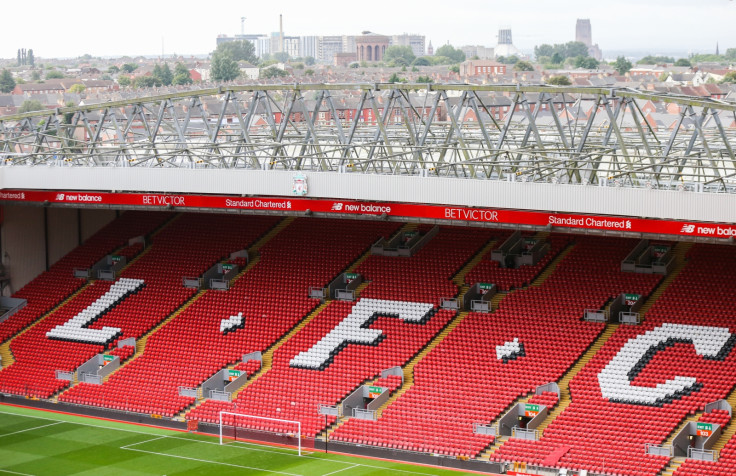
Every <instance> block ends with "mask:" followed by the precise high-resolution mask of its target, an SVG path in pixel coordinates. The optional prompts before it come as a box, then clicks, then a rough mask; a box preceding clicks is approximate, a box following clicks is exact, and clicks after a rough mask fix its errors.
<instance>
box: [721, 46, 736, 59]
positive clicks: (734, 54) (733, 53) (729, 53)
mask: <svg viewBox="0 0 736 476" xmlns="http://www.w3.org/2000/svg"><path fill="white" fill-rule="evenodd" d="M723 56H725V57H726V58H728V59H732V60H736V48H729V49H727V50H726V52H725V53H724V54H723Z"/></svg>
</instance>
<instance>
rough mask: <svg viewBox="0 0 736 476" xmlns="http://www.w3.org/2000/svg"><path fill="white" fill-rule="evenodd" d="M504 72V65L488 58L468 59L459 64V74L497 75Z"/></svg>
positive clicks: (466, 75)
mask: <svg viewBox="0 0 736 476" xmlns="http://www.w3.org/2000/svg"><path fill="white" fill-rule="evenodd" d="M504 74H506V65H505V64H503V63H498V62H496V61H490V60H469V61H464V62H463V63H462V64H460V75H462V76H465V77H473V76H498V75H504Z"/></svg>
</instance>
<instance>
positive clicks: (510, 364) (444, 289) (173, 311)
mask: <svg viewBox="0 0 736 476" xmlns="http://www.w3.org/2000/svg"><path fill="white" fill-rule="evenodd" d="M406 230H411V231H412V232H419V233H430V232H431V231H433V230H432V227H430V226H428V225H418V226H415V225H404V226H403V227H402V226H401V224H398V223H395V222H388V221H383V220H373V221H362V220H336V219H316V218H298V219H293V218H283V217H277V216H239V215H214V214H182V215H175V214H172V213H154V212H126V213H123V214H122V215H121V216H120V217H119V218H118V219H116V220H114V221H113V222H111V223H110V224H108V225H107V226H106V227H104V228H103V229H102V230H101V231H99V232H98V233H97V234H95V235H94V236H93V237H92V238H90V239H89V240H88V241H87V242H86V243H84V244H83V245H81V246H79V247H78V248H76V249H75V250H73V251H72V252H70V253H69V254H68V255H67V256H66V257H64V258H62V259H61V260H60V261H59V262H58V263H56V264H54V265H53V266H52V267H51V269H50V270H49V271H47V272H45V273H42V274H41V275H39V276H38V277H37V278H35V279H34V280H33V281H31V282H30V283H28V284H27V285H26V286H25V287H24V288H23V289H21V290H20V291H18V292H17V293H16V294H15V296H17V297H24V298H26V299H28V301H29V302H28V305H27V306H26V307H25V308H23V309H21V310H20V311H18V312H17V313H16V314H14V315H13V316H11V317H10V318H9V319H7V320H6V321H4V322H2V323H0V338H1V339H2V340H3V341H5V342H6V345H7V342H8V341H9V343H10V349H11V351H12V355H13V357H14V362H13V363H12V364H10V365H9V366H6V367H5V368H3V369H2V370H0V392H2V393H5V394H14V395H24V396H30V397H33V398H40V399H48V398H52V397H53V398H54V399H55V400H56V399H58V401H59V402H64V403H69V404H74V405H86V406H92V407H99V408H105V409H109V410H115V411H125V412H133V413H138V414H155V415H160V416H161V417H164V418H175V417H176V418H186V419H189V420H196V421H200V422H205V423H210V424H214V423H216V422H217V420H218V412H219V411H221V410H227V411H234V412H237V413H242V414H250V415H259V416H265V417H269V418H281V419H285V420H299V421H300V422H301V423H302V433H303V435H305V436H306V437H308V438H310V439H314V438H317V437H326V436H329V438H330V439H331V440H332V441H337V442H340V443H345V444H359V445H367V446H372V447H377V448H387V449H391V450H399V451H409V452H420V453H430V454H435V455H442V456H448V457H453V458H470V459H475V458H480V457H481V456H483V457H488V458H490V459H491V460H492V461H496V462H509V463H513V462H524V463H526V464H528V465H535V466H539V467H546V468H567V469H571V470H574V471H575V470H583V469H585V470H589V471H591V472H595V473H602V474H616V475H624V476H655V475H657V474H668V475H669V474H672V473H674V474H676V475H677V476H696V475H706V474H707V475H716V476H720V475H724V476H725V475H731V474H734V472H736V437H734V436H733V435H734V433H736V431H734V429H733V428H731V426H732V423H731V417H730V414H729V412H728V411H727V410H723V409H715V410H711V411H708V412H707V413H702V412H703V411H704V409H705V405H706V404H707V403H710V402H712V401H715V400H718V399H728V400H729V401H733V400H734V398H733V397H734V395H733V394H732V392H733V390H734V382H736V355H734V353H733V352H731V351H732V348H733V346H734V343H735V342H736V338H735V337H734V334H732V332H733V327H734V324H733V323H734V318H735V317H736V311H734V310H733V308H732V303H733V302H734V301H736V290H734V288H733V285H732V283H731V281H732V277H733V269H734V268H735V267H736V255H734V253H733V252H732V251H731V249H730V248H727V247H723V246H715V245H706V244H697V245H694V246H692V247H690V246H689V245H684V246H681V249H682V250H686V249H689V251H688V253H687V261H686V262H684V263H683V265H682V266H681V267H680V268H678V269H677V270H676V271H675V272H674V273H673V274H672V275H671V276H670V277H668V278H667V280H666V282H665V285H663V286H662V287H660V288H659V289H656V288H657V286H658V285H659V284H660V283H662V279H663V278H662V276H660V275H654V274H640V273H623V272H621V271H620V269H621V260H622V259H623V258H624V257H625V256H626V255H627V254H628V253H629V252H630V250H631V249H632V248H633V247H634V245H635V244H636V243H635V242H634V241H633V240H629V239H623V238H616V237H595V236H583V235H566V234H557V233H552V234H550V233H546V232H542V233H538V234H535V235H534V236H532V235H529V234H526V235H524V236H525V237H526V238H528V239H534V240H545V241H546V242H548V243H549V245H550V249H549V252H548V253H547V254H546V255H544V256H543V257H542V259H541V261H540V262H539V263H537V264H536V265H533V266H522V267H520V268H516V269H513V268H502V267H500V266H499V264H498V263H497V262H495V261H491V260H490V252H491V251H492V249H493V248H494V247H493V246H491V244H493V243H495V244H496V245H497V244H498V243H501V242H502V241H503V240H505V239H506V238H508V237H509V236H510V235H511V232H510V231H509V230H494V229H488V228H458V227H445V226H441V227H439V231H438V232H437V234H436V235H434V236H432V237H431V239H429V240H428V241H427V243H426V245H425V246H424V247H423V248H421V249H420V250H419V251H418V252H417V253H416V254H414V255H413V256H411V257H402V256H384V255H378V254H371V253H369V252H368V250H369V249H370V248H371V245H372V244H374V243H376V241H377V240H378V239H379V238H383V239H390V238H391V237H392V236H398V235H397V232H404V231H406ZM141 235H144V236H147V237H148V238H147V240H146V243H147V245H148V246H145V247H144V245H143V244H141V243H138V242H136V243H132V244H129V242H128V240H129V239H130V238H133V237H136V236H141ZM242 249H250V250H251V252H252V253H251V255H250V256H249V258H245V257H233V258H230V254H231V253H232V252H235V251H239V250H242ZM113 253H114V254H116V255H120V256H124V257H126V258H127V260H128V265H127V267H125V268H124V269H123V270H122V271H121V272H120V274H119V276H117V277H116V279H115V281H105V280H92V281H90V282H89V283H88V282H87V281H86V280H85V279H80V278H73V271H74V269H76V268H89V267H91V266H92V265H93V264H94V263H96V262H97V261H99V260H100V259H101V258H103V257H104V256H106V255H109V254H113ZM218 262H220V263H223V262H226V263H231V264H237V265H238V266H240V267H241V269H242V270H244V272H242V273H241V274H239V275H238V276H237V277H236V278H235V279H233V280H232V281H230V283H229V286H230V287H229V289H228V290H227V291H221V290H201V291H198V290H197V289H192V288H187V287H185V286H183V284H182V278H183V277H189V276H202V275H203V273H204V272H205V271H206V270H207V269H209V268H210V267H212V266H213V265H214V264H216V263H218ZM461 269H463V270H464V271H463V272H462V274H459V271H460V270H461ZM343 272H350V273H357V274H358V275H360V276H361V278H362V279H364V280H365V281H364V282H363V284H361V285H360V287H359V288H358V292H357V298H358V299H357V300H356V301H354V302H351V301H339V300H332V299H328V300H327V302H325V303H324V304H321V305H320V300H319V299H314V298H310V297H309V292H310V289H313V288H324V287H326V286H327V285H328V284H329V283H330V282H331V281H332V280H333V279H335V278H336V277H337V276H339V275H340V273H343ZM478 282H483V283H494V284H496V285H497V286H498V288H499V289H500V290H501V291H502V292H501V294H499V295H498V296H497V298H496V299H494V303H495V304H496V305H497V306H498V307H497V308H495V309H493V312H490V313H482V312H460V313H458V312H456V311H454V310H448V309H442V308H441V304H442V302H443V299H444V298H454V297H461V296H462V293H463V292H464V291H465V289H467V288H468V287H469V286H471V285H473V284H474V283H478ZM460 285H463V286H462V287H461V286H460ZM655 289H656V292H655ZM624 293H633V294H639V295H641V296H642V298H641V299H643V300H645V301H646V306H647V309H646V312H645V314H644V320H643V321H642V323H641V324H640V325H619V324H616V323H608V324H603V323H600V322H587V321H585V320H584V319H583V315H584V311H585V310H586V309H596V310H603V309H606V308H607V307H608V306H609V305H610V304H611V302H612V301H613V300H614V299H615V298H617V297H618V296H620V295H621V294H624ZM62 303H63V305H61V306H59V304H62ZM57 306H59V307H58V308H56V307H57ZM54 308H56V309H54ZM50 311H53V312H50ZM70 329H71V330H70ZM110 329H112V330H111V331H110ZM67 331H69V332H72V334H68V333H67ZM80 331H81V332H80ZM68 335H72V337H71V338H70V337H67V336H68ZM130 337H133V338H136V339H138V340H139V344H138V346H137V347H136V346H134V345H130V344H129V343H128V345H122V344H126V343H125V342H121V341H122V340H124V339H127V338H130ZM119 342H121V346H120V347H118V345H117V344H118V343H119ZM594 343H595V345H594ZM103 352H104V353H106V354H107V355H110V356H117V357H119V358H120V361H121V362H122V366H121V367H120V368H119V369H117V370H116V371H114V372H113V373H112V374H111V375H110V376H109V377H107V378H106V379H105V380H104V381H103V382H102V383H101V384H99V385H97V384H92V383H84V382H79V383H77V382H76V381H74V382H72V383H70V382H68V381H65V380H58V379H57V378H56V377H57V376H56V374H55V371H56V370H64V371H74V370H75V369H76V368H77V367H78V366H79V365H80V364H82V363H83V362H85V361H86V360H88V359H90V358H91V357H93V356H95V355H96V354H99V353H103ZM253 352H261V353H262V355H263V359H262V361H261V360H259V359H257V358H253V357H252V356H251V357H246V358H245V360H244V355H248V354H251V355H252V353H253ZM584 354H585V355H592V358H590V360H587V358H586V359H581V357H582V356H583V355H584ZM409 362H412V364H411V365H408V364H409ZM6 365H7V364H6ZM395 366H400V367H404V370H405V372H406V369H410V372H411V379H409V380H408V381H407V380H404V379H402V377H401V376H399V375H387V376H383V377H381V376H380V375H381V371H383V370H385V369H388V368H392V367H395ZM574 367H575V368H579V371H577V370H576V373H574V374H573V375H572V377H570V378H572V380H571V382H570V384H569V395H570V396H569V397H567V396H565V395H563V396H562V397H559V396H558V394H557V393H556V392H549V391H548V392H543V393H541V394H539V395H531V393H532V392H533V391H534V390H535V388H536V387H537V386H539V385H543V384H546V383H549V382H561V381H562V379H563V376H565V375H566V374H567V373H568V372H570V371H571V369H573V368H574ZM223 369H232V370H239V371H242V372H244V373H245V374H246V375H247V377H248V381H247V383H246V384H245V385H244V386H242V387H241V388H240V389H238V390H237V391H235V392H234V393H233V394H232V401H218V400H215V399H212V398H210V399H208V398H207V395H204V394H203V393H202V389H201V385H202V384H203V382H205V381H206V380H207V379H209V378H210V377H212V376H213V375H215V374H217V372H219V371H221V370H223ZM404 375H405V376H406V373H405V374H404ZM621 375H623V377H621ZM681 375H685V376H686V377H680V376H681ZM362 385H372V386H379V387H386V388H387V389H388V392H389V394H390V395H391V397H390V400H389V401H388V403H387V404H385V405H383V406H381V407H380V408H379V409H378V411H377V412H376V417H377V419H376V420H375V421H371V420H365V419H358V418H339V417H334V416H328V417H325V416H323V415H320V414H319V413H318V411H317V409H318V405H320V404H323V405H337V404H339V403H340V402H342V401H343V400H344V399H345V398H346V397H348V395H350V394H351V393H352V392H354V391H356V390H357V389H359V388H360V387H361V386H362ZM181 388H187V389H196V388H199V392H200V394H199V396H198V398H195V397H193V396H182V395H181V394H180V389H181ZM203 397H204V398H203ZM517 402H524V403H529V404H536V405H544V406H546V407H547V408H548V409H553V408H554V409H556V411H555V412H554V414H553V416H551V417H550V418H548V421H546V422H545V423H544V424H543V426H542V427H540V430H541V436H540V438H539V439H538V440H537V441H533V440H526V439H521V438H513V437H512V438H510V439H507V438H506V437H504V438H497V437H494V436H491V435H487V434H476V433H474V431H473V430H474V425H477V424H480V425H490V424H493V423H494V422H498V420H499V419H500V418H501V417H502V416H503V415H504V414H505V412H507V411H508V410H509V409H511V408H512V407H513V405H514V404H515V403H517ZM346 416H350V415H346ZM688 419H689V420H688ZM685 421H698V422H701V423H716V424H718V425H721V427H724V428H725V429H726V432H725V433H724V435H723V436H722V437H721V438H720V440H719V442H718V444H717V445H716V448H717V449H718V450H720V453H719V454H718V456H719V458H718V460H717V461H714V462H709V461H697V460H693V459H686V460H684V461H681V460H679V459H677V458H675V459H671V458H670V457H668V456H661V455H655V454H647V453H646V448H647V446H648V445H655V446H656V445H663V444H665V443H666V442H668V441H669V440H670V439H671V438H672V437H673V436H674V434H675V432H676V431H677V430H678V429H679V428H681V427H682V425H683V423H684V422H685ZM246 425H248V424H246ZM248 426H252V427H253V428H255V429H256V430H258V429H264V430H268V431H277V432H278V431H287V429H286V427H282V426H281V425H279V424H277V423H268V424H265V423H264V424H260V425H257V424H255V423H253V422H251V423H250V424H249V425H248ZM675 460H677V461H675ZM668 465H669V466H668Z"/></svg>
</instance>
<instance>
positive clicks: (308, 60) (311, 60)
mask: <svg viewBox="0 0 736 476" xmlns="http://www.w3.org/2000/svg"><path fill="white" fill-rule="evenodd" d="M304 63H305V64H306V65H307V66H313V65H314V63H316V60H315V59H314V57H313V56H307V57H306V58H304Z"/></svg>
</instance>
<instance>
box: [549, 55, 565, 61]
mask: <svg viewBox="0 0 736 476" xmlns="http://www.w3.org/2000/svg"><path fill="white" fill-rule="evenodd" d="M549 60H550V62H551V63H552V64H562V62H563V61H565V57H564V56H562V55H561V54H560V53H558V52H554V53H552V56H550V58H549Z"/></svg>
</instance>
